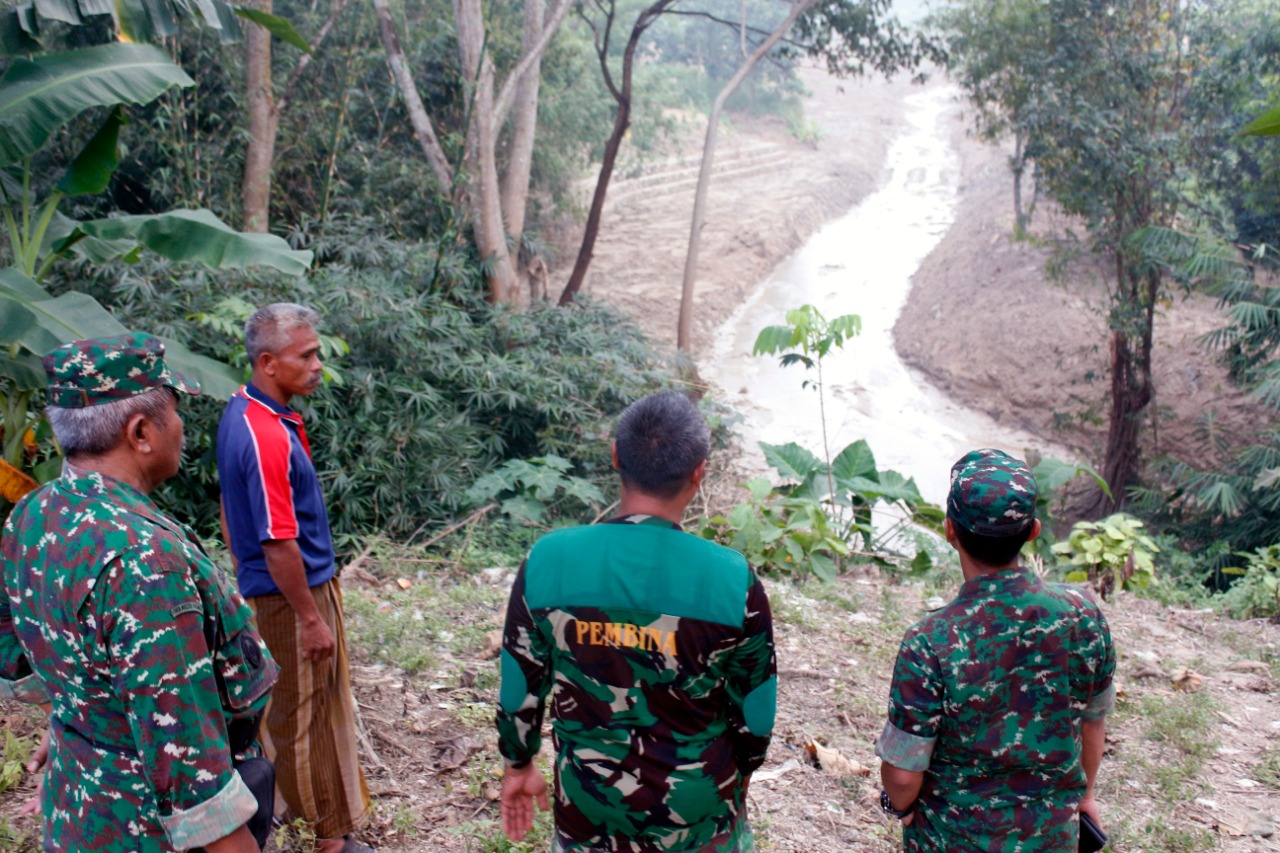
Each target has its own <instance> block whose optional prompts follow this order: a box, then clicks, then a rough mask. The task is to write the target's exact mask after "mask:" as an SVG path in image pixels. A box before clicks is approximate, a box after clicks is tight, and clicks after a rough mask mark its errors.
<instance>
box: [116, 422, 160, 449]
mask: <svg viewBox="0 0 1280 853" xmlns="http://www.w3.org/2000/svg"><path fill="white" fill-rule="evenodd" d="M124 437H125V441H127V442H129V446H130V447H131V448H133V449H134V450H136V451H138V452H139V453H150V452H151V449H152V444H153V442H152V439H153V438H154V437H155V422H154V421H152V420H151V418H149V417H148V416H147V415H144V414H142V413H141V412H139V413H137V414H135V415H133V416H132V417H130V418H129V420H127V421H125V425H124Z"/></svg>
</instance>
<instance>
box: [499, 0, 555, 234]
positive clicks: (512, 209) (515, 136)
mask: <svg viewBox="0 0 1280 853" xmlns="http://www.w3.org/2000/svg"><path fill="white" fill-rule="evenodd" d="M546 8H547V7H546V3H545V0H525V6H524V39H523V43H522V45H521V54H522V55H526V56H527V55H528V54H529V53H530V52H531V51H532V50H533V48H534V47H535V46H536V45H537V43H538V39H539V37H540V36H541V35H542V30H543V26H544V19H545V18H546ZM541 69H542V60H541V56H539V57H537V58H535V59H534V60H533V62H531V63H530V64H529V67H528V69H527V70H526V71H525V73H524V75H523V76H522V77H521V78H520V81H519V83H518V84H517V86H516V98H515V110H516V115H515V126H514V127H513V128H512V134H511V152H510V157H509V159H508V162H507V173H506V174H505V175H503V180H502V218H503V220H504V221H505V222H506V226H507V235H508V236H509V237H510V240H511V245H513V246H514V247H515V249H516V251H517V253H518V252H519V250H520V242H521V235H522V234H523V233H524V218H525V207H526V205H527V204H528V201H529V176H530V174H531V172H532V170H533V141H534V136H535V135H536V132H537V129H538V85H539V83H540V82H541V76H540V75H541Z"/></svg>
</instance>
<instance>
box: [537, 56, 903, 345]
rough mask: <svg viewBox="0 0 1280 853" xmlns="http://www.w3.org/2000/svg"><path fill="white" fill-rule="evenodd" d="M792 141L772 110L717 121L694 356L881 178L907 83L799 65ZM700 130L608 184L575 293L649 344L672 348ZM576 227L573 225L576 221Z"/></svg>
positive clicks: (555, 277)
mask: <svg viewBox="0 0 1280 853" xmlns="http://www.w3.org/2000/svg"><path fill="white" fill-rule="evenodd" d="M802 79H803V81H804V84H805V86H806V87H807V88H808V89H809V91H810V96H809V98H808V99H807V101H806V105H805V115H806V120H807V121H808V122H810V123H811V128H812V129H816V130H817V133H818V137H819V138H818V139H817V140H816V141H801V140H799V139H797V138H796V136H795V135H794V134H793V133H791V132H790V131H789V130H788V128H787V126H786V124H785V122H783V121H782V120H781V119H778V118H744V117H741V116H734V117H732V118H730V119H728V120H726V121H725V122H724V124H723V125H722V129H721V134H720V140H719V143H718V145H717V148H716V168H715V172H714V178H713V180H712V184H711V189H710V192H709V194H708V199H707V214H706V225H705V226H704V228H703V231H702V243H701V250H700V263H699V265H698V277H697V290H696V294H695V309H694V324H693V325H694V328H693V351H694V355H695V357H698V356H699V355H702V354H705V353H706V352H707V351H708V350H709V348H710V343H711V340H712V336H713V335H714V332H715V330H716V328H717V327H718V326H719V325H720V324H721V323H722V322H723V321H724V320H725V319H726V318H727V317H728V316H729V314H730V313H732V311H733V309H734V308H736V307H737V306H738V305H739V303H741V302H742V300H743V299H744V298H745V297H746V295H747V294H748V293H749V292H750V290H751V289H752V288H753V287H754V286H755V285H756V284H757V283H758V282H760V281H761V280H762V279H763V278H764V277H765V276H766V275H767V274H768V272H769V271H770V270H771V269H772V268H773V267H774V266H775V265H776V264H777V263H778V262H779V261H781V260H782V259H783V258H785V257H786V256H787V255H789V254H790V253H791V252H793V251H795V250H796V249H797V248H799V247H800V246H801V245H802V244H803V242H804V241H805V239H806V238H808V237H809V236H810V235H811V234H813V233H814V232H815V231H816V230H817V229H818V228H819V227H821V226H822V225H823V223H825V222H827V221H829V220H831V219H834V218H835V217H837V216H839V215H841V214H843V213H845V212H846V211H848V210H849V209H850V208H851V207H852V206H853V205H854V204H856V203H857V202H858V201H860V200H861V199H863V198H865V197H866V196H867V195H869V194H870V193H871V192H873V191H874V190H875V189H876V188H877V187H878V186H879V184H880V181H881V180H882V179H883V174H882V167H883V163H884V159H885V152H886V150H887V148H888V145H889V143H890V141H892V139H893V138H894V136H896V135H897V133H898V130H899V128H900V127H901V125H902V122H903V112H904V110H903V105H902V99H903V98H904V97H905V96H906V95H907V94H909V93H910V92H911V90H912V86H911V84H910V83H908V82H907V81H906V80H897V81H893V82H886V81H884V80H880V79H874V80H846V81H839V80H835V79H833V78H831V77H828V76H827V75H826V74H825V73H823V72H820V71H817V70H806V71H804V72H803V73H802ZM703 132H704V131H703V130H702V129H701V128H699V129H698V130H697V131H696V132H691V133H690V134H689V136H688V138H687V139H686V140H685V141H684V143H683V145H682V151H683V154H684V156H683V157H680V158H673V159H671V160H668V161H665V162H663V163H660V164H652V165H647V166H645V167H644V168H643V169H642V170H640V173H639V174H637V175H634V176H628V177H625V178H623V179H621V180H619V179H618V178H617V177H615V180H614V181H613V183H612V184H611V185H610V188H609V196H608V198H609V201H608V205H607V207H606V212H605V216H604V219H603V222H602V226H601V229H600V238H599V241H598V242H597V244H596V248H595V255H594V258H593V260H592V264H591V268H590V271H589V273H588V277H587V280H586V283H585V285H584V288H583V290H584V292H586V293H588V294H590V295H591V296H593V297H595V298H597V299H602V300H604V301H607V302H609V303H611V304H613V305H616V306H618V307H620V308H622V309H623V310H625V311H627V312H628V313H629V314H631V315H632V316H633V317H635V318H636V320H637V321H638V322H639V323H640V325H641V327H642V328H643V329H644V330H645V332H647V333H648V334H649V335H650V336H651V337H652V338H653V340H654V341H655V342H656V343H657V344H658V345H659V346H665V347H669V348H672V349H674V347H675V338H676V320H677V316H678V313H679V308H680V290H681V282H682V279H683V275H684V264H685V255H686V251H687V249H688V245H689V226H690V220H691V218H692V215H693V195H694V187H695V183H696V180H697V172H698V158H699V156H700V153H701V149H702V134H703ZM575 231H576V229H575ZM578 237H579V234H578V233H574V234H572V235H571V237H570V239H567V240H565V241H564V243H565V244H566V245H567V246H571V247H572V248H564V249H562V251H561V257H560V263H559V264H558V265H557V268H556V269H554V270H553V271H552V274H551V280H552V281H553V282H561V281H563V280H564V279H565V278H567V276H568V271H569V269H570V268H571V267H572V264H573V260H574V252H576V247H577V239H578Z"/></svg>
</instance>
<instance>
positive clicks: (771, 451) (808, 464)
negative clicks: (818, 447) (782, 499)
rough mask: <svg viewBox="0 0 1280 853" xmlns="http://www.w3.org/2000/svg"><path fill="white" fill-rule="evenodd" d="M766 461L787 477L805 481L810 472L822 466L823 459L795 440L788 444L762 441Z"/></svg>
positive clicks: (761, 447)
mask: <svg viewBox="0 0 1280 853" xmlns="http://www.w3.org/2000/svg"><path fill="white" fill-rule="evenodd" d="M760 449H761V450H762V451H764V458H765V461H766V462H768V463H769V464H770V465H772V466H773V467H774V468H776V469H778V473H779V474H781V475H782V476H783V477H784V478H785V479H788V480H795V481H797V482H801V483H802V482H804V481H805V480H806V479H807V478H808V477H809V475H810V474H812V473H814V472H815V471H818V470H820V469H821V468H822V460H821V459H819V458H818V457H816V456H814V455H813V454H812V453H810V452H809V451H808V450H805V449H804V448H803V447H801V446H800V445H798V444H796V443H795V442H794V441H791V442H788V443H786V444H768V443H766V442H763V441H762V442H760Z"/></svg>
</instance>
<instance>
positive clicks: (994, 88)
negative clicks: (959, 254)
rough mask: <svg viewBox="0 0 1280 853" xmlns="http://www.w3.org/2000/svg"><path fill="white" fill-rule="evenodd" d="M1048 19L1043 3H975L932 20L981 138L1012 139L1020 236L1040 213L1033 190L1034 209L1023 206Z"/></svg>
mask: <svg viewBox="0 0 1280 853" xmlns="http://www.w3.org/2000/svg"><path fill="white" fill-rule="evenodd" d="M1048 14H1049V7H1048V5H1047V4H1045V3H1041V2H1038V0H973V2H967V3H959V4H955V5H948V6H946V7H944V8H943V9H942V10H941V11H939V12H938V13H936V14H935V15H934V16H933V17H932V19H931V23H932V25H933V26H935V27H937V28H938V29H940V30H941V31H942V32H943V33H944V34H945V35H944V38H945V46H946V50H947V53H948V55H949V60H948V63H947V64H948V66H949V68H950V70H951V73H952V74H953V76H955V78H956V80H957V82H959V84H960V85H961V87H962V88H963V89H964V91H965V94H966V95H967V97H968V100H969V103H970V104H971V105H972V106H973V108H974V124H975V125H976V127H977V131H978V134H979V135H980V136H981V138H983V139H985V140H987V141H989V142H996V141H999V140H1001V139H1003V138H1005V137H1006V136H1012V137H1013V154H1012V155H1010V157H1009V171H1010V172H1011V173H1012V175H1013V213H1014V227H1015V228H1016V229H1017V230H1018V231H1019V232H1022V231H1023V230H1025V229H1026V227H1027V225H1028V224H1029V222H1030V219H1031V214H1032V213H1033V212H1034V210H1035V198H1036V196H1035V190H1036V187H1035V186H1034V185H1033V187H1032V198H1031V201H1030V203H1025V202H1024V200H1023V198H1024V197H1023V178H1024V177H1025V176H1026V173H1027V170H1028V168H1031V167H1032V163H1031V161H1030V159H1029V158H1028V157H1027V143H1028V139H1027V133H1028V132H1029V130H1030V122H1029V120H1028V115H1027V113H1028V111H1029V110H1031V109H1032V108H1033V107H1034V105H1035V101H1034V95H1035V92H1036V89H1037V86H1038V85H1039V84H1040V83H1041V82H1042V80H1043V75H1044V73H1045V69H1044V68H1043V64H1044V62H1045V60H1046V59H1047V57H1048V53H1047V51H1045V50H1044V46H1045V43H1046V41H1047V39H1048V24H1049V22H1048Z"/></svg>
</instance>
